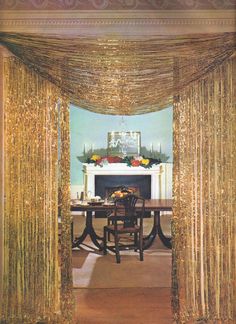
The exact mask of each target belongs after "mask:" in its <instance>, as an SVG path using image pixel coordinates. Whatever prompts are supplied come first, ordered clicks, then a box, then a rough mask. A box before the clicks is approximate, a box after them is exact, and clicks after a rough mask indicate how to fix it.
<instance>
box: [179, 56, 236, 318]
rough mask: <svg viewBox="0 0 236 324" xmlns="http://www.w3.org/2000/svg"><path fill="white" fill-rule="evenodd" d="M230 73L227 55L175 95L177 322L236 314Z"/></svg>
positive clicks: (235, 124) (235, 157)
mask: <svg viewBox="0 0 236 324" xmlns="http://www.w3.org/2000/svg"><path fill="white" fill-rule="evenodd" d="M192 64H193V68H194V62H193V61H192ZM235 76H236V58H235V57H234V58H232V59H230V60H228V61H227V62H225V63H224V64H222V65H220V66H218V67H217V68H216V69H215V70H214V71H213V72H212V73H210V74H209V75H208V76H207V78H205V79H204V80H200V81H198V82H196V83H194V84H193V85H192V86H190V87H187V88H186V89H183V90H182V91H180V95H179V96H176V97H175V102H174V202H175V205H174V213H173V236H174V246H173V258H174V262H173V308H174V312H175V314H176V319H177V323H196V322H200V323H214V324H215V323H219V324H220V323H232V324H233V323H235V321H236V304H235V301H236V217H235V216H236V195H235V193H236V172H235V165H236V96H235V91H236V84H235V80H236V77H235ZM177 77H178V78H181V74H180V75H178V76H177Z"/></svg>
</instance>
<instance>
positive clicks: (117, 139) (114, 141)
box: [108, 131, 141, 157]
mask: <svg viewBox="0 0 236 324" xmlns="http://www.w3.org/2000/svg"><path fill="white" fill-rule="evenodd" d="M140 147H141V133H140V132H132V131H129V132H109V133H108V155H111V156H121V157H123V156H132V155H139V154H140Z"/></svg>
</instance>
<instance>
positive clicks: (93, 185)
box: [83, 163, 172, 199]
mask: <svg viewBox="0 0 236 324" xmlns="http://www.w3.org/2000/svg"><path fill="white" fill-rule="evenodd" d="M83 172H84V190H85V192H86V193H90V195H92V196H95V195H99V196H101V197H103V198H104V195H105V187H106V186H109V187H115V186H119V185H128V186H129V185H131V186H134V187H136V186H138V187H139V190H140V194H141V196H143V197H144V198H145V199H149V198H152V199H162V198H172V163H161V164H158V165H153V166H152V168H150V169H145V168H143V167H140V166H139V167H129V166H127V165H126V164H125V163H110V164H108V165H104V166H102V167H100V166H95V165H94V164H88V163H84V164H83ZM107 180H108V182H107ZM99 186H100V187H99Z"/></svg>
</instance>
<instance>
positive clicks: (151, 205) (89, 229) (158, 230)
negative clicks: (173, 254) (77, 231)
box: [71, 199, 173, 250]
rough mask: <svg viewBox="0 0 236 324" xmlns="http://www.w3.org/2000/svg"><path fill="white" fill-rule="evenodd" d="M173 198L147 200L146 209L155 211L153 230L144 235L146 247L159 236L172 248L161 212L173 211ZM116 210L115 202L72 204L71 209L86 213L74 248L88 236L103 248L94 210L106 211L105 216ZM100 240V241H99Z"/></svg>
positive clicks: (74, 242) (97, 245)
mask: <svg viewBox="0 0 236 324" xmlns="http://www.w3.org/2000/svg"><path fill="white" fill-rule="evenodd" d="M172 205H173V200H172V199H148V200H145V211H147V212H153V226H152V229H151V232H150V233H149V234H148V235H146V236H144V249H148V248H149V247H150V246H151V245H152V243H153V241H154V240H155V238H156V236H159V238H160V240H161V242H162V243H163V244H164V245H165V246H166V247H167V248H171V247H172V246H171V238H169V237H166V236H165V235H164V233H163V231H162V227H161V212H163V211H172ZM113 210H114V204H101V205H96V204H93V205H83V204H75V203H72V204H71V211H80V212H85V213H86V222H85V228H84V230H83V233H82V235H81V236H79V237H76V238H75V239H73V242H72V248H75V247H79V246H80V245H81V244H82V243H83V242H84V240H85V238H86V237H87V236H90V238H91V241H92V242H93V244H94V245H95V246H96V247H97V248H98V249H99V250H102V241H103V238H102V237H100V236H99V235H97V234H96V232H95V230H94V227H93V218H94V212H98V211H99V212H104V218H106V217H107V216H106V215H109V214H110V213H111V212H112V211H113ZM72 231H73V226H72ZM72 236H73V233H72ZM99 241H100V242H99Z"/></svg>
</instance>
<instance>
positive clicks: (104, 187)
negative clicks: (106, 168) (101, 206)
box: [95, 175, 151, 199]
mask: <svg viewBox="0 0 236 324" xmlns="http://www.w3.org/2000/svg"><path fill="white" fill-rule="evenodd" d="M120 186H125V187H128V188H129V187H130V188H136V192H137V193H138V194H139V195H140V196H141V197H143V198H144V199H150V198H151V175H95V195H96V196H100V197H102V198H103V199H104V198H106V197H107V196H108V194H109V192H110V188H116V187H120Z"/></svg>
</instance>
